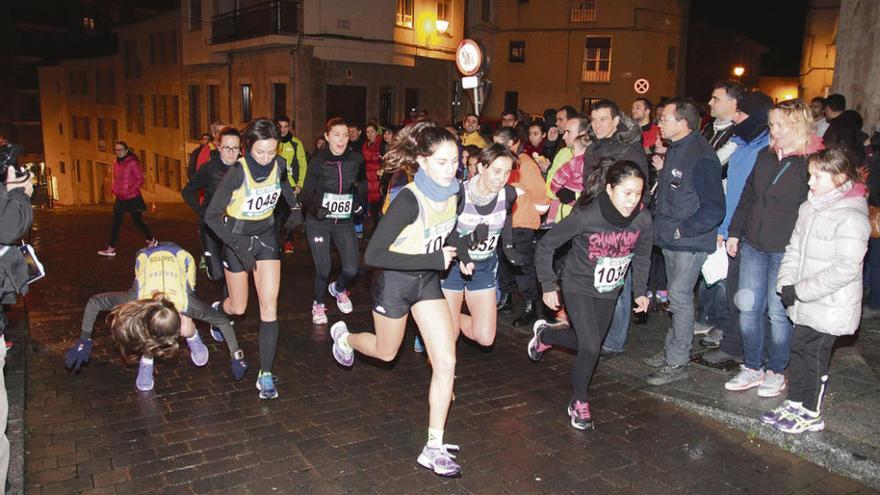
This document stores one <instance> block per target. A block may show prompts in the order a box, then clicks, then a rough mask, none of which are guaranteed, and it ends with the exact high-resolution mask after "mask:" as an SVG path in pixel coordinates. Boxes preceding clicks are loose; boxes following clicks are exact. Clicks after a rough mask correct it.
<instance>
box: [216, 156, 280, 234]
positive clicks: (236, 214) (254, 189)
mask: <svg viewBox="0 0 880 495" xmlns="http://www.w3.org/2000/svg"><path fill="white" fill-rule="evenodd" d="M238 163H240V164H241V168H242V170H243V171H244V181H243V182H242V183H241V186H239V187H238V189H236V190H235V191H233V192H232V198H231V199H230V200H229V205H227V206H226V214H227V215H229V216H230V217H232V218H235V219H237V220H265V219H267V218H269V217H271V216H272V210H273V209H274V208H275V204H276V203H278V199H279V198H280V197H281V178H280V174H279V172H278V165H277V163H276V162H273V163H272V172H270V173H269V176H268V177H266V179H265V180H264V181H262V182H257V181H256V180H254V178H253V176H252V175H251V172H250V170H248V166H247V162H245V159H244V158H239V160H238Z"/></svg>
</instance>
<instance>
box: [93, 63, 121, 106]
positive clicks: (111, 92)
mask: <svg viewBox="0 0 880 495" xmlns="http://www.w3.org/2000/svg"><path fill="white" fill-rule="evenodd" d="M95 103H98V104H101V105H115V104H116V75H115V74H114V73H113V69H110V70H96V71H95Z"/></svg>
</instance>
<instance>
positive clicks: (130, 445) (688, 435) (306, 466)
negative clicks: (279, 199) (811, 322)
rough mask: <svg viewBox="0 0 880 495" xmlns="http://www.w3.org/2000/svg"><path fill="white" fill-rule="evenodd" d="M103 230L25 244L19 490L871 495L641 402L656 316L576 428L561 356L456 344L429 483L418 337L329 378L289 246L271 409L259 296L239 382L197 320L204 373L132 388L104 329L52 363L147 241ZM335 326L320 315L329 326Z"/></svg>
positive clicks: (517, 344) (359, 312) (55, 213)
mask: <svg viewBox="0 0 880 495" xmlns="http://www.w3.org/2000/svg"><path fill="white" fill-rule="evenodd" d="M109 220H110V210H109V208H108V207H90V208H80V209H62V208H59V209H55V210H52V211H40V212H38V213H37V220H36V222H35V226H34V232H33V237H32V241H33V243H34V244H35V246H36V247H37V251H38V253H39V254H40V256H41V258H42V259H43V261H44V263H45V265H46V268H47V272H48V276H47V277H46V278H45V279H44V280H42V281H40V282H39V283H38V284H36V285H35V286H34V287H33V291H32V293H31V294H30V295H29V296H28V300H27V312H25V311H22V310H19V311H16V312H15V313H14V317H15V316H17V317H19V318H21V317H28V318H29V328H28V331H29V336H28V337H27V342H26V343H25V342H20V343H19V344H20V345H21V348H22V349H23V350H24V352H23V354H24V358H25V366H26V372H25V373H24V379H25V380H26V400H27V403H26V411H25V418H24V426H25V429H26V445H25V449H26V454H25V463H26V466H25V469H26V477H25V490H26V493H29V494H54V493H89V494H111V493H115V494H125V495H133V494H137V493H260V494H262V493H395V494H396V493H623V494H626V493H713V494H718V495H720V494H724V493H733V492H759V493H771V492H772V493H817V494H818V493H877V492H875V491H873V490H872V489H871V488H870V487H868V486H866V485H863V484H860V483H859V482H856V481H853V480H851V479H848V478H845V477H841V476H839V475H837V474H834V473H832V472H831V471H829V470H827V469H826V468H823V467H820V466H818V465H816V464H814V463H812V462H810V461H808V460H805V459H804V458H803V457H801V456H798V455H792V454H791V453H789V452H786V451H785V450H783V449H780V448H778V447H776V446H774V445H772V444H771V443H768V442H767V441H765V440H763V439H762V437H763V436H764V434H763V432H751V433H749V432H743V431H741V430H740V429H737V428H732V427H730V426H728V425H726V424H724V423H722V422H719V421H715V420H724V419H725V418H724V417H721V415H719V414H716V413H714V412H712V411H717V410H722V409H723V410H726V409H724V408H725V407H726V406H723V407H721V408H718V407H716V408H715V409H714V410H710V411H709V417H710V418H711V419H707V418H705V417H703V416H700V415H699V414H695V413H693V412H691V411H689V410H688V409H687V408H682V407H679V404H682V402H678V400H679V399H678V398H676V400H675V401H673V400H669V398H675V397H676V394H675V393H673V392H672V391H664V390H661V389H656V390H650V391H649V390H645V387H644V386H643V385H642V384H641V382H640V380H639V379H638V378H640V376H639V375H640V374H641V370H639V369H638V368H637V367H636V365H631V364H628V361H627V359H631V360H632V362H635V360H636V359H637V358H639V357H642V355H646V354H647V352H648V349H647V347H648V346H650V343H651V342H652V340H653V339H657V338H658V337H657V336H656V334H659V333H660V332H661V327H662V326H663V322H662V318H663V317H662V316H659V317H656V316H655V317H654V318H652V320H651V321H650V322H649V324H648V325H647V326H646V327H634V330H633V343H632V346H631V349H630V350H629V356H623V357H620V358H618V359H616V360H611V361H609V362H607V363H605V362H600V364H599V368H598V373H597V376H596V377H595V379H594V381H593V386H592V389H591V396H592V406H593V414H594V417H595V419H596V421H597V423H598V425H597V429H596V430H595V431H590V432H579V431H576V430H574V429H572V428H571V426H570V425H569V424H568V418H567V416H566V414H565V407H566V404H567V401H568V394H569V365H570V362H571V358H570V356H568V355H566V354H565V353H562V352H549V353H547V355H546V356H545V358H544V360H543V361H542V362H541V363H539V364H534V363H531V362H530V361H529V360H528V357H527V356H526V353H525V344H526V342H527V340H528V339H527V338H526V337H525V336H524V335H521V334H520V333H517V332H516V331H514V330H513V329H511V328H509V327H508V326H507V325H506V324H505V323H504V322H502V324H501V325H500V326H499V335H498V339H497V342H496V344H495V346H494V347H493V348H492V349H491V350H484V349H480V348H478V347H476V346H474V345H470V344H469V343H466V342H460V343H459V346H458V367H457V376H458V379H457V381H456V389H455V390H456V395H457V400H456V402H455V403H454V404H453V406H452V410H451V413H450V420H449V423H448V425H447V428H446V440H447V441H448V442H451V443H457V444H460V445H461V446H462V451H461V454H460V457H459V458H460V461H461V464H462V467H463V470H464V476H463V477H462V478H460V479H457V480H450V479H442V478H439V477H437V476H434V475H433V474H431V473H430V472H427V471H425V470H423V469H421V468H419V467H418V466H417V465H416V463H415V458H416V456H417V455H418V452H419V450H420V449H421V447H422V445H423V444H424V441H425V434H426V432H425V430H426V423H427V386H428V381H429V378H430V370H429V368H428V367H427V365H426V363H425V361H424V359H423V358H422V357H421V356H420V355H417V354H415V353H414V352H413V351H412V334H409V335H408V336H407V338H406V340H405V342H404V345H403V348H402V350H401V352H400V356H399V357H398V359H397V360H396V361H394V362H393V363H389V364H385V363H379V362H375V361H370V360H367V359H362V358H360V357H359V358H358V359H357V360H356V362H355V366H354V368H353V369H351V370H346V369H342V368H340V367H339V366H337V365H336V364H335V362H334V361H333V359H332V357H331V355H330V343H329V339H328V335H327V332H328V328H327V327H315V326H313V325H312V324H311V321H310V312H309V309H310V293H311V287H312V282H311V281H312V274H313V268H312V265H311V260H310V258H309V257H308V254H307V253H306V251H305V249H306V248H305V244H304V242H303V239H302V235H301V234H299V236H298V241H299V242H298V243H297V253H295V254H293V255H288V256H285V259H284V261H283V263H282V266H283V272H284V273H283V277H282V287H281V297H280V301H279V319H280V323H281V338H280V340H279V349H278V356H277V360H276V364H275V368H274V371H275V374H276V375H278V377H279V382H278V390H279V393H280V397H279V398H278V399H277V400H274V401H260V400H259V399H258V398H257V391H256V389H255V387H254V380H255V378H256V370H255V369H253V368H254V367H256V365H257V363H258V356H257V335H256V310H255V308H254V307H253V306H254V304H253V303H252V304H251V307H250V308H249V311H248V313H247V315H245V318H243V319H241V320H239V321H238V322H237V323H236V330H237V332H238V334H239V340H240V341H241V343H242V347H243V348H244V349H245V353H246V355H247V357H248V360H249V362H250V364H251V366H252V369H251V370H249V372H248V375H247V376H246V377H245V379H244V380H242V381H240V382H235V381H234V380H233V378H232V376H231V372H230V370H229V361H228V353H227V352H226V349H225V346H224V345H223V344H216V343H214V342H211V341H210V338H208V336H207V334H206V331H205V329H204V326H203V327H202V335H203V338H204V339H206V341H208V342H207V343H208V346H209V348H210V349H211V360H210V362H209V363H208V365H207V366H206V367H205V368H196V367H194V366H193V365H192V364H191V362H190V361H189V359H188V356H187V353H186V352H183V353H182V354H181V356H179V357H177V358H173V359H171V360H168V361H159V362H157V365H156V369H157V375H156V388H155V389H154V390H153V391H151V392H148V393H141V392H137V391H136V390H135V388H134V377H135V373H136V368H126V367H125V366H124V365H123V364H122V363H121V360H120V359H119V356H118V353H116V352H115V350H114V349H113V345H112V339H111V338H110V336H109V332H108V329H107V326H106V325H105V324H103V323H99V325H98V326H97V328H96V331H95V352H94V354H93V357H92V361H91V363H90V364H89V366H87V367H86V368H85V369H84V370H83V371H82V372H81V373H80V374H78V375H75V374H73V373H70V372H68V371H66V370H65V369H64V365H63V354H64V352H65V351H66V349H67V348H68V347H69V346H70V345H71V343H72V342H73V341H74V340H75V338H76V337H77V335H78V334H79V327H80V319H81V316H82V310H83V307H84V305H85V303H86V301H87V299H88V297H89V296H90V295H91V294H93V293H96V292H100V291H106V290H121V289H124V288H126V287H128V286H129V284H130V283H131V278H132V267H133V260H134V251H135V249H136V248H138V247H140V246H141V241H140V240H139V239H138V236H137V234H136V233H135V231H134V229H133V228H132V226H131V224H130V223H126V224H125V225H124V227H123V235H122V241H121V243H120V245H119V252H120V254H119V255H118V256H116V257H115V258H110V259H108V258H100V257H99V256H97V255H96V254H95V251H97V250H98V249H100V248H103V247H104V246H105V243H106V235H107V230H108V227H109ZM126 222H128V221H126ZM147 222H148V223H150V225H151V227H153V228H154V230H155V232H156V234H157V236H158V237H159V238H160V239H163V240H174V241H175V242H178V243H180V244H182V245H183V246H184V247H186V248H188V249H190V250H191V251H192V252H194V253H197V252H198V241H197V237H196V234H195V227H194V222H193V219H192V216H191V215H190V214H188V212H187V211H186V209H185V208H184V207H182V206H180V205H160V207H159V211H158V213H155V214H150V215H148V216H147ZM363 275H364V276H362V277H360V279H359V280H358V281H357V283H356V284H355V286H354V287H353V294H352V298H353V301H354V303H355V312H354V313H353V314H352V315H348V316H347V317H346V318H345V319H346V321H347V322H348V324H349V327H350V328H353V329H355V330H368V329H369V328H370V325H369V318H370V315H369V300H368V298H369V296H368V290H367V289H368V284H369V280H368V278H369V274H368V273H366V272H365V273H364V274H363ZM198 291H199V293H200V295H202V296H203V298H204V299H206V300H211V299H212V298H211V296H212V295H216V294H217V292H218V291H217V288H216V287H214V286H212V284H211V283H210V282H209V281H207V280H205V279H204V276H203V275H202V274H200V279H199V288H198ZM328 302H330V299H329V297H328ZM339 317H340V315H339V314H338V313H337V312H336V311H335V310H334V311H331V312H330V319H331V322H332V321H336V320H337V319H338V318H339ZM18 338H19V339H20V340H22V339H24V338H25V337H23V336H22V337H18ZM8 373H9V371H8V372H7V376H8ZM712 373H714V372H712ZM721 379H722V378H717V380H719V381H720V380H721ZM667 388H670V389H672V388H671V387H667ZM710 388H711V387H710ZM707 394H708V393H707ZM685 399H686V401H688V402H690V403H691V404H693V403H695V400H693V399H692V398H691V399H688V398H687V397H685ZM744 402H748V401H744ZM14 407H15V406H14V405H13V410H14ZM704 412H705V411H704ZM829 414H830V413H829ZM14 421H16V418H11V422H14ZM18 421H20V418H19V419H18ZM840 421H843V418H841V419H840ZM837 422H838V419H837V418H836V417H835V419H834V420H833V424H837ZM876 431H877V430H876V429H875V430H874V431H873V432H872V433H874V434H876Z"/></svg>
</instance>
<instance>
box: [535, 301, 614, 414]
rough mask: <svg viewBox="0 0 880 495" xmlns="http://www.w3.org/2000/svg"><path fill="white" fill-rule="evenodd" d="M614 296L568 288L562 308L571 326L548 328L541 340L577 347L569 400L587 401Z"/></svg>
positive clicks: (547, 342) (574, 348) (609, 320)
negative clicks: (576, 292) (580, 292)
mask: <svg viewBox="0 0 880 495" xmlns="http://www.w3.org/2000/svg"><path fill="white" fill-rule="evenodd" d="M616 303H617V299H599V298H596V297H591V296H587V295H583V294H573V293H571V292H569V293H568V294H567V296H566V297H565V309H566V311H567V312H568V318H569V321H570V322H571V324H572V325H574V328H573V329H572V328H570V327H569V328H564V329H560V330H553V329H550V330H547V331H545V332H544V334H543V335H542V336H541V341H542V342H543V343H545V344H549V345H558V346H562V347H567V348H569V349H573V350H575V351H577V356H575V358H574V362H573V363H572V365H571V400H572V401H581V402H586V401H587V388H588V387H589V386H590V381H591V380H592V379H593V371H594V370H595V369H596V361H598V359H599V347H600V346H601V345H602V341H603V340H605V334H606V333H608V326H609V325H610V324H611V316H612V315H613V314H614V306H615V305H616Z"/></svg>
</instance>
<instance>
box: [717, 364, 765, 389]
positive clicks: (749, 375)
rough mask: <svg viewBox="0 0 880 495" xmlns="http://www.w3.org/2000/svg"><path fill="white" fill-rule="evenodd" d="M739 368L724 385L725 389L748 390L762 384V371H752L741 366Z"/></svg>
mask: <svg viewBox="0 0 880 495" xmlns="http://www.w3.org/2000/svg"><path fill="white" fill-rule="evenodd" d="M741 368H742V369H741V370H740V372H739V373H737V374H736V376H735V377H733V379H731V380H730V381H728V382H727V383H725V384H724V388H725V389H727V390H748V389H750V388H754V387H759V386H760V385H761V384H762V383H764V370H753V369H751V368H746V365H742V366H741Z"/></svg>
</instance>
